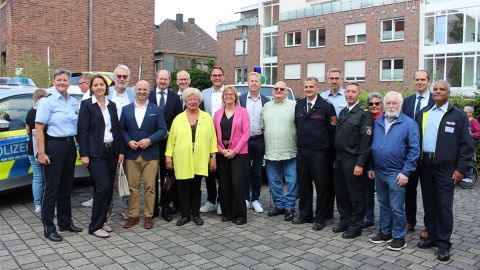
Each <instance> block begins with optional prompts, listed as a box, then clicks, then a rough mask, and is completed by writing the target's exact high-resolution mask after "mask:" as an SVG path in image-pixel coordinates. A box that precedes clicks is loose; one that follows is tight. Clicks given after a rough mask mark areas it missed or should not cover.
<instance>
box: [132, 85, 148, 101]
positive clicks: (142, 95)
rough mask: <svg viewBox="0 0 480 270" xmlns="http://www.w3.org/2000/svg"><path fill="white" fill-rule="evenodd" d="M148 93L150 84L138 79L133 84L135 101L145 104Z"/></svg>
mask: <svg viewBox="0 0 480 270" xmlns="http://www.w3.org/2000/svg"><path fill="white" fill-rule="evenodd" d="M148 94H150V84H149V83H148V82H147V81H145V80H140V81H138V82H137V83H136V84H135V97H136V100H135V101H136V102H137V103H139V104H146V103H147V102H148Z"/></svg>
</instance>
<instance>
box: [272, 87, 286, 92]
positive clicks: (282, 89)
mask: <svg viewBox="0 0 480 270" xmlns="http://www.w3.org/2000/svg"><path fill="white" fill-rule="evenodd" d="M273 91H281V92H283V91H285V88H282V87H274V88H273Z"/></svg>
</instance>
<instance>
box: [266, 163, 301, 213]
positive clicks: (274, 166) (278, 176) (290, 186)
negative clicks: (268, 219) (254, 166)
mask: <svg viewBox="0 0 480 270" xmlns="http://www.w3.org/2000/svg"><path fill="white" fill-rule="evenodd" d="M265 170H266V172H267V177H268V184H269V186H270V193H271V194H272V198H273V202H274V203H275V207H276V208H285V209H293V208H294V207H295V201H296V200H297V198H298V184H297V163H296V160H295V159H294V158H292V159H287V160H278V161H277V160H265ZM282 175H283V176H284V177H285V181H286V182H287V191H285V192H284V191H283V180H282Z"/></svg>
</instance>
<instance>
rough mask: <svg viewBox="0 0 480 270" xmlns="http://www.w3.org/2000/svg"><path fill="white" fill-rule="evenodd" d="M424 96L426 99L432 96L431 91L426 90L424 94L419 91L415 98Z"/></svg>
mask: <svg viewBox="0 0 480 270" xmlns="http://www.w3.org/2000/svg"><path fill="white" fill-rule="evenodd" d="M420 96H421V97H423V98H424V99H428V98H429V97H430V91H428V90H427V91H425V93H423V94H422V95H419V94H418V92H417V93H416V94H415V98H416V99H418V97H420Z"/></svg>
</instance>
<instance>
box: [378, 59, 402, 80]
mask: <svg viewBox="0 0 480 270" xmlns="http://www.w3.org/2000/svg"><path fill="white" fill-rule="evenodd" d="M403 74H404V72H403V59H399V58H394V59H382V60H380V81H403Z"/></svg>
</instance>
